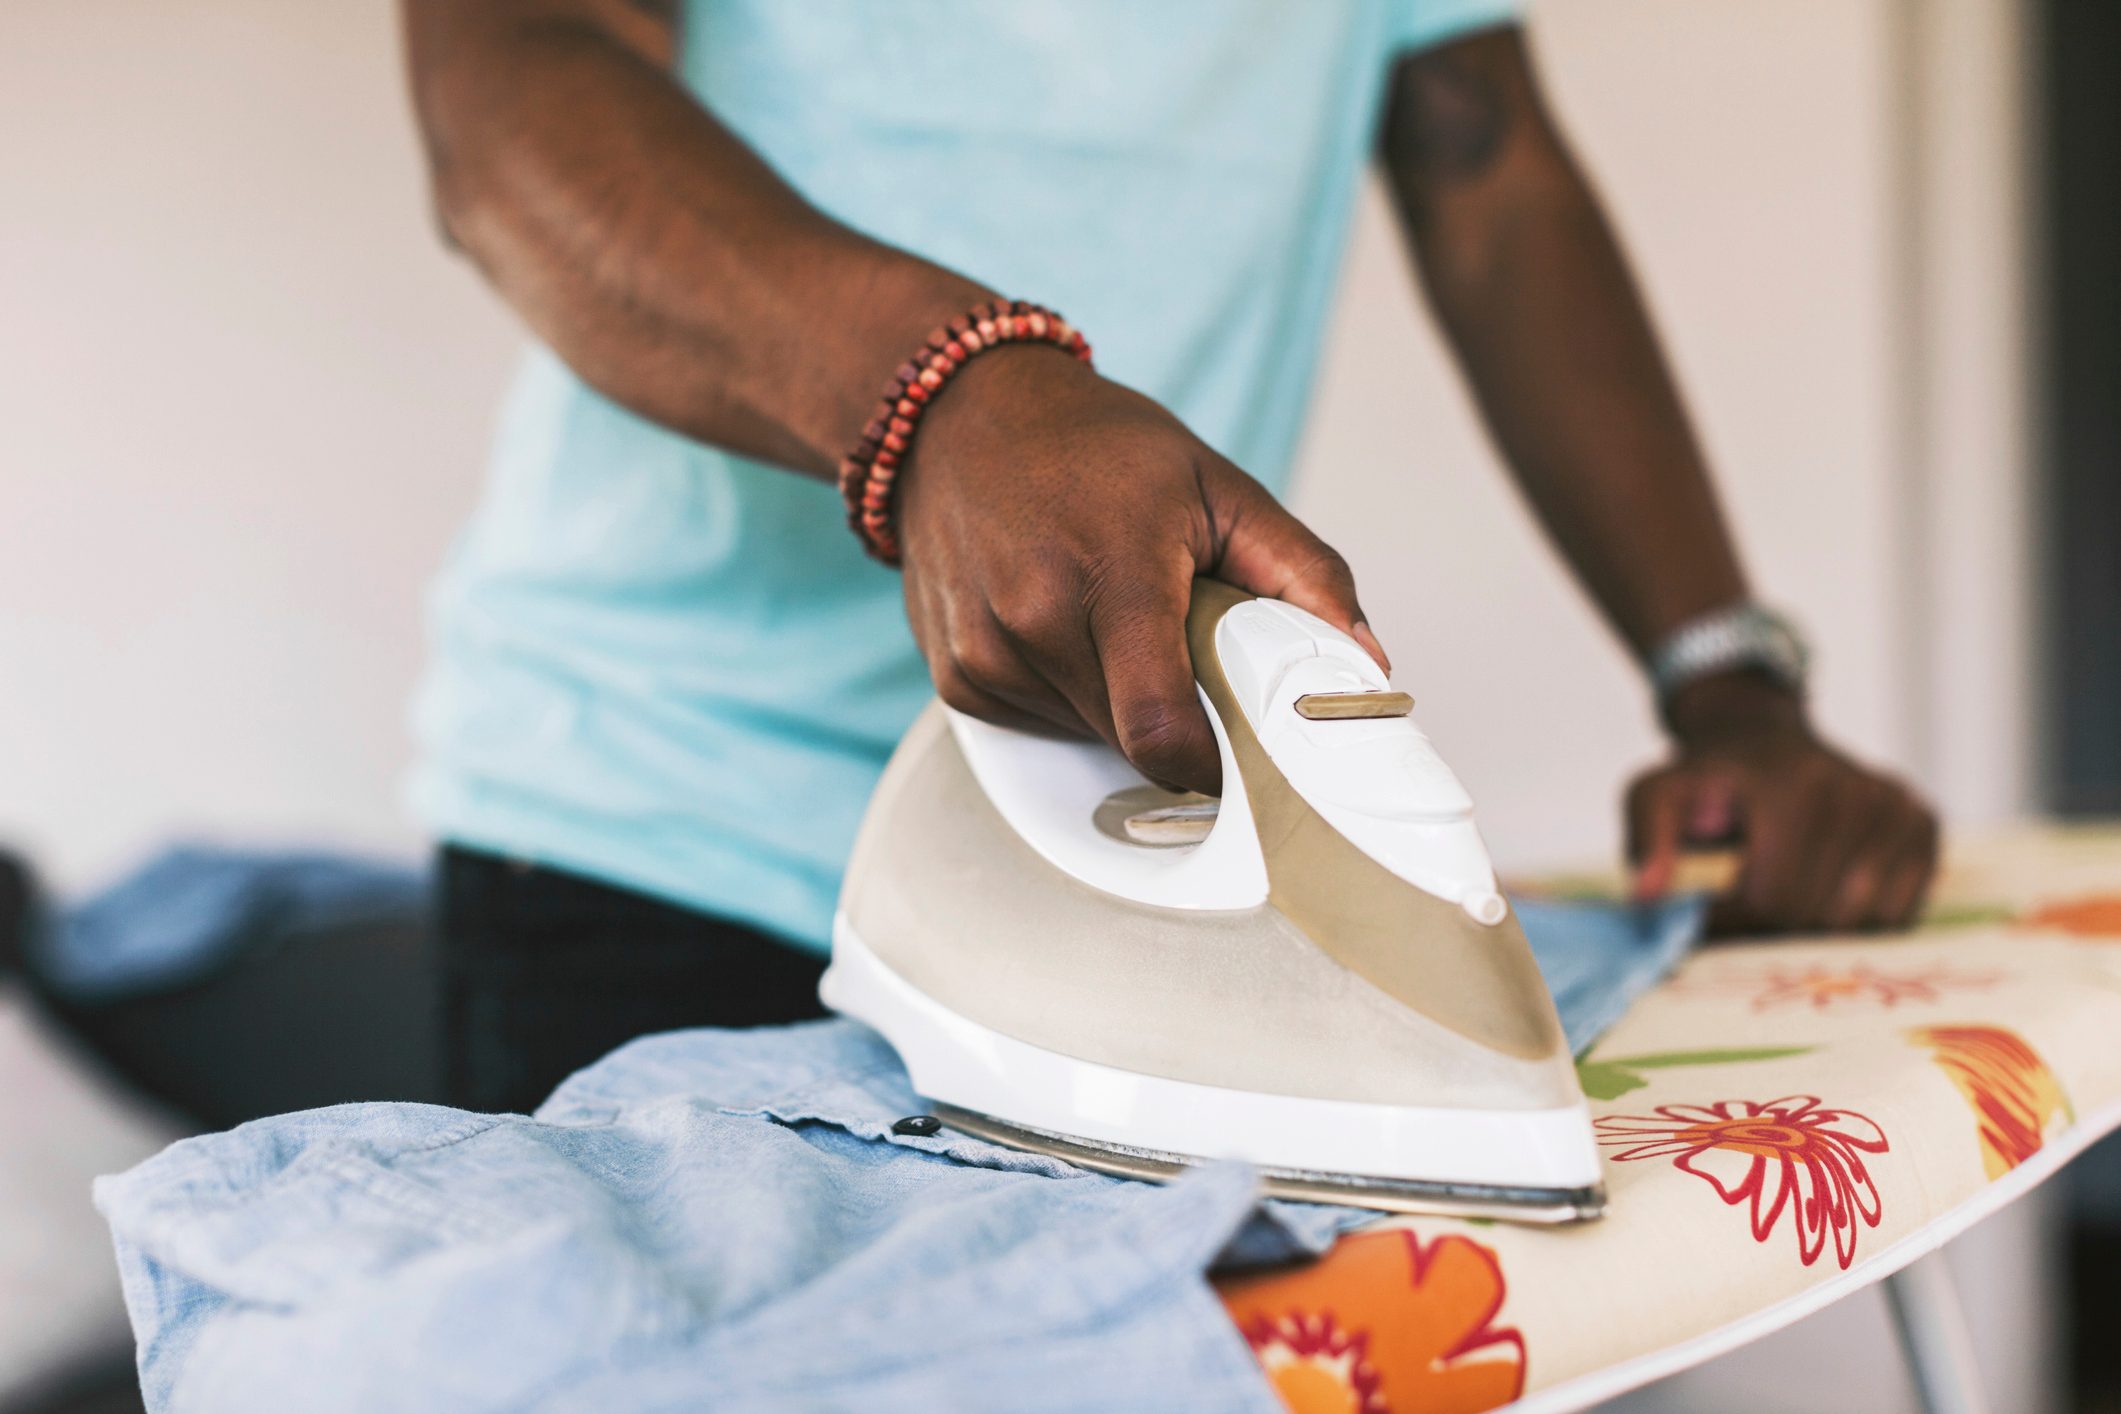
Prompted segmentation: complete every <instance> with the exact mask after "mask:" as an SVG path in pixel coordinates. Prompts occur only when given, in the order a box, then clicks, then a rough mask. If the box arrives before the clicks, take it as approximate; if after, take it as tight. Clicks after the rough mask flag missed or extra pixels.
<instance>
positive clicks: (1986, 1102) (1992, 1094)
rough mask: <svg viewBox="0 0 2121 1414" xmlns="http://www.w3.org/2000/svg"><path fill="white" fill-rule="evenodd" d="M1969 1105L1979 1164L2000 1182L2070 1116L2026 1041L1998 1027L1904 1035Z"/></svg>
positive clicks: (2058, 1087) (1922, 1029)
mask: <svg viewBox="0 0 2121 1414" xmlns="http://www.w3.org/2000/svg"><path fill="white" fill-rule="evenodd" d="M1907 1034H1908V1039H1909V1040H1911V1041H1913V1042H1914V1043H1915V1044H1916V1045H1918V1046H1927V1047H1928V1048H1929V1050H1930V1055H1931V1057H1932V1058H1933V1059H1934V1060H1935V1061H1936V1062H1937V1065H1938V1067H1939V1068H1940V1069H1941V1070H1943V1071H1944V1073H1945V1075H1946V1076H1948V1077H1949V1078H1950V1079H1951V1082H1952V1084H1953V1085H1955V1086H1957V1087H1958V1090H1959V1093H1960V1094H1961V1095H1963V1096H1965V1097H1966V1102H1967V1104H1968V1105H1970V1106H1972V1107H1973V1111H1974V1117H1975V1120H1976V1121H1977V1123H1978V1133H1979V1136H1980V1140H1981V1164H1982V1168H1983V1169H1984V1171H1986V1172H1987V1174H1988V1176H1989V1177H1990V1178H2001V1177H2002V1176H2003V1175H2004V1174H2006V1173H2009V1172H2010V1171H2011V1170H2012V1169H2014V1168H2016V1167H2017V1166H2018V1165H2020V1164H2022V1163H2024V1162H2025V1161H2026V1160H2027V1159H2029V1158H2031V1157H2032V1156H2033V1155H2035V1154H2037V1153H2039V1152H2040V1146H2041V1145H2043V1144H2045V1143H2046V1142H2047V1136H2048V1132H2049V1130H2051V1129H2053V1128H2057V1127H2059V1126H2061V1125H2064V1124H2067V1123H2069V1122H2070V1120H2071V1119H2072V1118H2074V1116H2073V1114H2072V1112H2071V1110H2070V1105H2069V1097H2068V1096H2067V1095H2065V1094H2063V1093H2062V1082H2061V1081H2059V1080H2057V1079H2056V1078H2055V1073H2054V1072H2053V1071H2052V1070H2049V1069H2048V1068H2047V1062H2046V1061H2044V1060H2042V1059H2040V1053H2039V1052H2038V1051H2035V1050H2034V1049H2033V1048H2032V1047H2031V1046H2029V1045H2027V1044H2026V1042H2025V1038H2024V1037H2022V1036H2020V1035H2018V1034H2017V1033H2016V1032H2015V1031H2007V1030H2005V1029H2004V1028H2003V1027H2001V1026H1976V1025H1958V1026H1918V1027H1916V1028H1915V1029H1914V1030H1912V1031H1910V1032H1908V1033H1907Z"/></svg>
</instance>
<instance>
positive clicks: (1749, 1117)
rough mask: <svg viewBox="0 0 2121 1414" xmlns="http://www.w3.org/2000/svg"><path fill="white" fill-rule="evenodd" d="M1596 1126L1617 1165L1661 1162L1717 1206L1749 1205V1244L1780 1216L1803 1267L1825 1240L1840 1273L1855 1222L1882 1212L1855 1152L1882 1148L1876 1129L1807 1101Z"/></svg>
mask: <svg viewBox="0 0 2121 1414" xmlns="http://www.w3.org/2000/svg"><path fill="white" fill-rule="evenodd" d="M1597 1124H1598V1135H1599V1142H1600V1143H1601V1144H1608V1145H1614V1146H1623V1147H1620V1150H1619V1152H1617V1153H1615V1154H1614V1155H1613V1159H1614V1161H1615V1162H1616V1163H1625V1162H1628V1161H1631V1160H1636V1159H1657V1158H1670V1159H1671V1160H1672V1164H1673V1167H1675V1168H1678V1169H1680V1170H1682V1171H1684V1172H1686V1173H1690V1174H1693V1175H1694V1176H1695V1177H1696V1178H1701V1179H1706V1180H1707V1181H1708V1183H1709V1186H1710V1187H1712V1188H1714V1189H1715V1190H1716V1196H1717V1197H1719V1198H1721V1199H1723V1201H1724V1202H1726V1203H1730V1204H1732V1205H1734V1206H1735V1205H1736V1204H1739V1203H1748V1204H1750V1205H1751V1210H1752V1219H1753V1240H1754V1241H1756V1242H1763V1243H1764V1242H1766V1241H1768V1239H1769V1238H1770V1237H1771V1236H1772V1235H1773V1233H1774V1231H1775V1228H1776V1226H1777V1225H1778V1224H1779V1223H1780V1222H1781V1221H1782V1219H1783V1216H1784V1215H1785V1214H1788V1215H1789V1216H1790V1218H1791V1221H1792V1223H1793V1224H1794V1226H1795V1227H1796V1231H1797V1257H1798V1260H1799V1261H1801V1262H1803V1263H1804V1265H1805V1266H1807V1267H1809V1266H1810V1265H1811V1264H1812V1263H1814V1262H1816V1261H1818V1260H1819V1254H1820V1253H1821V1252H1823V1251H1825V1250H1826V1242H1827V1238H1828V1236H1829V1235H1831V1236H1832V1238H1833V1240H1834V1260H1835V1261H1837V1262H1839V1263H1840V1264H1841V1266H1842V1267H1843V1268H1846V1267H1847V1266H1848V1265H1849V1263H1850V1262H1852V1261H1854V1260H1855V1258H1856V1234H1857V1231H1858V1223H1859V1221H1860V1222H1861V1224H1862V1226H1864V1227H1876V1226H1878V1219H1879V1217H1880V1216H1881V1214H1882V1213H1883V1211H1884V1209H1883V1208H1882V1206H1881V1205H1880V1203H1879V1201H1878V1187H1877V1185H1876V1184H1874V1183H1873V1182H1871V1175H1870V1169H1869V1168H1868V1167H1867V1166H1866V1165H1865V1163H1864V1161H1863V1156H1864V1155H1865V1154H1882V1153H1884V1152H1885V1151H1886V1142H1885V1132H1884V1131H1883V1130H1881V1129H1879V1128H1878V1126H1877V1125H1875V1124H1873V1123H1872V1122H1871V1121H1870V1120H1868V1119H1865V1118H1864V1117H1863V1116H1862V1115H1859V1114H1857V1113H1855V1112H1854V1111H1853V1110H1833V1109H1828V1108H1826V1107H1825V1106H1824V1105H1822V1104H1820V1103H1819V1100H1818V1098H1817V1097H1816V1096H1812V1095H1791V1096H1788V1097H1786V1098H1784V1099H1780V1100H1769V1101H1767V1102H1766V1103H1765V1104H1758V1103H1755V1102H1754V1101H1752V1100H1722V1101H1719V1102H1717V1103H1716V1104H1713V1105H1659V1106H1658V1107H1657V1110H1656V1112H1655V1113H1654V1114H1647V1115H1607V1116H1605V1117H1603V1118H1601V1119H1600V1120H1598V1122H1597Z"/></svg>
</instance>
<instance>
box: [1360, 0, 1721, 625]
mask: <svg viewBox="0 0 2121 1414" xmlns="http://www.w3.org/2000/svg"><path fill="white" fill-rule="evenodd" d="M1384 154H1385V160H1386V163H1387V167H1388V171H1389V173H1390V177H1391V184H1392V191H1393V194H1394V196H1395V198H1396V200H1397V202H1398V206H1399V210H1400V213H1401V215H1402V219H1403V220H1404V222H1405V224H1406V226H1407V228H1408V230H1409V231H1410V232H1411V233H1412V234H1413V237H1414V250H1415V254H1416V257H1417V261H1418V265H1419V269H1420V272H1421V276H1422V282H1423V286H1424V288H1425V289H1426V291H1427V293H1428V295H1429V298H1430V301H1431V302H1432V304H1433V306H1434V308H1435V310H1436V313H1437V315H1438V317H1439V319H1440V320H1441V321H1442V323H1443V324H1444V326H1445V328H1446V329H1447V330H1448V332H1449V334H1450V337H1451V340H1452V343H1453V345H1454V347H1455V348H1456V349H1457V351H1458V355H1459V357H1460V359H1461V360H1462V361H1463V363H1464V366H1465V368H1466V371H1467V374H1468V375H1469V377H1470V379H1471V382H1472V386H1473V390H1474V392H1475V394H1476V396H1477V397H1478V398H1479V400H1480V404H1481V408H1482V410H1483V412H1484V413H1485V414H1486V417H1487V421H1488V425H1489V427H1490V428H1491V429H1492V430H1493V432H1494V434H1495V436H1496V438H1497V440H1498V441H1499V442H1500V443H1501V444H1502V450H1503V452H1504V453H1505V456H1506V458H1507V461H1508V463H1509V466H1510V469H1511V470H1512V472H1513V473H1514V474H1515V476H1516V477H1517V479H1518V481H1519V483H1520V484H1521V485H1522V486H1523V488H1524V490H1525V493H1526V495H1527V496H1529V497H1530V498H1531V500H1532V502H1533V504H1534V505H1535V506H1536V507H1537V508H1538V511H1539V513H1540V517H1541V519H1542V521H1543V522H1544V524H1545V525H1546V528H1547V530H1548V532H1549V533H1550V534H1551V535H1553V537H1554V538H1555V540H1556V541H1557V542H1558V543H1559V544H1560V546H1561V548H1562V550H1563V551H1564V553H1565V554H1566V555H1567V557H1568V560H1569V563H1570V564H1571V565H1573V566H1574V567H1575V568H1576V571H1577V573H1578V574H1580V575H1581V576H1582V577H1583V580H1584V582H1585V584H1586V585H1587V586H1588V587H1589V589H1590V590H1591V593H1592V595H1593V597H1594V598H1595V599H1596V600H1597V601H1598V603H1599V605H1600V606H1601V607H1602V608H1603V609H1604V610H1605V611H1606V613H1607V615H1608V616H1609V617H1610V618H1611V620H1612V622H1613V624H1614V626H1615V627H1616V628H1617V629H1618V630H1619V631H1620V633H1621V634H1622V636H1623V637H1624V638H1626V640H1627V641H1628V643H1629V645H1630V646H1631V647H1633V648H1634V649H1635V651H1636V652H1637V653H1639V654H1646V653H1647V652H1648V651H1649V650H1650V649H1651V648H1652V647H1654V646H1655V645H1656V644H1657V643H1658V642H1659V641H1660V640H1661V639H1662V638H1663V637H1664V636H1665V635H1666V634H1668V633H1670V632H1671V631H1672V630H1673V629H1675V628H1677V627H1678V626H1679V625H1680V624H1682V623H1684V622H1685V621H1686V620H1687V619H1689V618H1692V617H1693V616H1695V615H1697V614H1700V613H1702V612H1704V611H1706V610H1710V609H1715V608H1719V607H1721V606H1722V605H1725V604H1728V603H1730V602H1731V601H1732V600H1734V599H1738V598H1741V597H1743V596H1744V594H1745V592H1746V583H1745V576H1744V574H1743V573H1742V571H1741V570H1740V569H1739V565H1738V558H1737V555H1736V553H1735V552H1734V550H1733V549H1732V544H1731V537H1730V534H1729V532H1728V531H1727V530H1726V529H1725V527H1724V523H1723V517H1722V515H1721V513H1720V512H1719V511H1718V509H1717V505H1716V497H1715V492H1714V490H1713V489H1712V487H1711V483H1710V480H1709V476H1708V471H1707V468H1706V465H1705V464H1704V462H1703V460H1702V456H1701V451H1700V448H1699V447H1698V446H1697V445H1696V442H1695V440H1694V435H1693V432H1692V430H1691V429H1690V428H1689V426H1688V424H1687V418H1686V413H1685V411H1684V410H1683V408H1682V407H1681V405H1680V401H1679V396H1678V393H1677V392H1676V391H1675V389H1674V387H1673V383H1672V378H1671V375H1670V373H1669V372H1668V371H1667V370H1666V368H1665V364H1664V358H1663V355H1662V354H1661V353H1660V351H1659V349H1658V346H1657V341H1656V338H1655V336H1654V335H1653V333H1652V332H1651V329H1650V324H1649V319H1648V317H1647V315H1646V314H1645V312H1644V309H1643V305H1642V302H1641V300H1640V299H1639V298H1638V297H1637V295H1636V292H1635V286H1634V280H1633V278H1632V276H1631V275H1630V274H1629V271H1628V268H1627V264H1626V262H1625V260H1624V259H1623V258H1622V256H1621V253H1620V248H1619V245H1618V244H1617V243H1616V241H1615V240H1614V238H1613V234H1612V231H1611V229H1610V227H1609V226H1608V225H1607V223H1606V218H1605V214H1604V212H1603V211H1602V210H1601V209H1600V207H1599V204H1598V202H1597V200H1596V198H1595V197H1593V195H1592V194H1591V191H1590V188H1589V185H1588V184H1587V183H1586V182H1585V180H1584V178H1583V175H1582V173H1581V172H1580V171H1579V170H1578V168H1577V166H1576V163H1575V161H1574V160H1573V158H1572V157H1571V156H1570V154H1569V152H1568V150H1567V148H1566V147H1565V146H1564V144H1563V142H1562V139H1561V137H1560V135H1559V134H1558V133H1557V132H1556V131H1555V129H1554V126H1553V124H1552V122H1551V121H1550V120H1549V118H1548V115H1547V113H1546V111H1545V108H1544V106H1543V104H1542V103H1541V101H1540V97H1539V93H1538V90H1537V88H1536V87H1535V86H1534V83H1533V80H1532V76H1531V73H1530V70H1529V65H1528V62H1527V59H1526V56H1525V51H1524V37H1523V34H1522V32H1521V31H1519V30H1517V29H1515V28H1510V29H1502V30H1495V31H1491V32H1489V33H1486V34H1482V35H1479V36H1477V37H1475V38H1473V39H1470V40H1467V41H1465V42H1462V43H1459V44H1453V45H1448V46H1445V47H1443V48H1441V49H1438V50H1432V51H1429V52H1426V53H1422V54H1417V55H1414V56H1412V57H1410V58H1408V59H1406V60H1403V61H1402V62H1401V64H1400V65H1399V68H1398V70H1397V72H1396V73H1395V75H1394V78H1393V85H1392V97H1391V104H1390V107H1389V109H1388V116H1387V120H1386V124H1385V130H1384Z"/></svg>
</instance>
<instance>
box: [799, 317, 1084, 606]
mask: <svg viewBox="0 0 2121 1414" xmlns="http://www.w3.org/2000/svg"><path fill="white" fill-rule="evenodd" d="M1015 343H1045V344H1054V345H1057V346H1058V347H1060V348H1063V349H1066V350H1067V351H1068V352H1069V353H1072V354H1074V355H1075V356H1076V357H1077V358H1079V359H1081V360H1082V361H1083V362H1084V363H1088V362H1089V361H1090V345H1089V343H1088V342H1087V341H1086V340H1085V339H1084V338H1083V336H1082V334H1081V333H1080V332H1079V331H1078V330H1077V329H1076V328H1075V326H1074V325H1072V324H1070V323H1069V322H1068V321H1067V320H1065V319H1063V318H1061V317H1060V316H1059V315H1058V314H1055V313H1054V312H1053V311H1052V310H1050V309H1045V308H1042V307H1041V306H1039V305H1035V304H1026V303H1025V302H1024V301H1022V300H991V301H989V302H987V303H985V304H981V305H975V306H974V307H973V308H972V309H971V310H969V311H967V312H966V313H964V314H961V315H959V316H958V317H957V318H955V319H953V320H951V321H950V322H949V323H948V324H946V325H943V326H942V327H940V328H938V329H937V330H936V331H935V332H934V333H932V334H930V335H929V336H928V342H926V343H925V344H922V345H921V347H920V350H919V352H917V353H915V354H914V355H913V357H912V358H910V359H908V360H907V361H906V362H904V363H902V364H900V365H899V367H898V372H897V373H895V374H893V375H892V378H891V382H890V383H888V384H887V385H885V388H884V398H883V401H882V402H881V403H880V404H879V405H878V406H877V411H876V416H875V417H872V418H870V419H869V425H868V426H867V427H864V428H863V429H862V439H861V441H859V442H857V443H855V444H854V450H853V451H851V452H849V453H848V454H847V455H846V456H845V457H844V458H843V459H842V460H841V461H840V499H842V500H843V501H845V502H846V503H847V523H848V525H849V526H851V527H853V530H854V533H855V534H856V535H857V536H859V537H861V541H862V546H863V548H865V549H866V550H868V552H869V553H870V554H872V555H874V556H875V557H876V558H877V559H879V560H882V561H883V562H884V563H885V564H887V565H896V564H897V563H898V562H899V546H898V526H897V523H896V521H895V519H894V517H893V514H892V502H891V493H892V490H893V483H894V482H895V481H896V479H897V477H898V469H899V466H900V464H901V463H902V462H903V461H904V460H905V457H906V449H907V448H908V447H910V446H911V445H912V444H913V432H914V429H915V428H917V427H919V426H920V421H921V414H922V413H924V412H926V411H927V410H928V404H929V403H930V402H931V401H932V400H933V399H934V397H935V395H936V394H937V393H939V392H941V391H942V388H943V385H944V384H945V383H947V382H949V381H950V378H951V375H953V374H955V373H956V372H957V371H958V370H959V369H960V368H963V367H964V366H965V365H966V364H967V363H969V362H971V361H972V359H973V358H974V357H975V356H976V355H978V354H981V353H984V352H986V351H987V350H988V349H991V348H993V347H995V346H996V345H998V344H1015Z"/></svg>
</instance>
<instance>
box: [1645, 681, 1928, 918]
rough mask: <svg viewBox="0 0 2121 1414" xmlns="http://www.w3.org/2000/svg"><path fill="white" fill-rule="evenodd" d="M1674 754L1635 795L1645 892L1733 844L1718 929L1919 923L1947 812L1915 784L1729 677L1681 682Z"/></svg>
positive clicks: (1772, 691)
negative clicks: (1698, 854)
mask: <svg viewBox="0 0 2121 1414" xmlns="http://www.w3.org/2000/svg"><path fill="white" fill-rule="evenodd" d="M1670 716H1671V722H1672V726H1673V732H1674V737H1675V741H1676V746H1677V751H1676V754H1675V756H1674V759H1673V760H1672V761H1671V762H1669V763H1668V764H1666V765H1663V766H1660V767H1658V768H1657V769H1655V770H1652V771H1649V772H1647V773H1645V774H1644V775H1642V776H1641V777H1639V778H1637V779H1636V781H1635V782H1634V784H1633V785H1632V786H1631V787H1630V788H1629V790H1628V799H1627V823H1628V854H1629V858H1630V859H1631V860H1632V861H1633V862H1634V865H1635V880H1636V891H1637V893H1638V895H1639V896H1642V897H1656V896H1658V895H1661V894H1662V893H1664V892H1665V890H1666V888H1667V886H1668V885H1669V883H1670V880H1671V878H1672V871H1673V868H1674V866H1675V865H1676V863H1677V860H1678V856H1679V854H1680V852H1681V850H1682V849H1683V848H1684V847H1686V846H1687V845H1689V844H1715V843H1719V842H1723V841H1730V840H1735V841H1736V842H1737V843H1738V844H1739V846H1740V848H1741V849H1742V850H1743V853H1744V865H1743V867H1742V869H1741V871H1740V874H1739V878H1738V883H1737V886H1736V888H1735V889H1734V890H1733V891H1732V892H1731V893H1730V894H1729V895H1727V896H1726V897H1725V898H1724V899H1722V900H1721V901H1720V902H1719V904H1718V905H1717V908H1716V911H1715V913H1714V914H1713V915H1712V917H1711V929H1712V931H1715V932H1719V933H1726V932H1729V933H1763V932H1796V931H1804V932H1850V931H1857V930H1869V929H1879V928H1904V927H1906V926H1908V925H1909V924H1910V923H1911V922H1913V921H1914V919H1915V916H1916V914H1917V912H1918V911H1919V910H1920V908H1921V906H1922V902H1923V898H1924V896H1925V895H1926V894H1927V892H1928V890H1929V883H1930V877H1931V875H1932V874H1933V873H1934V872H1935V869H1936V863H1937V817H1936V816H1935V814H1934V813H1932V811H1931V810H1930V807H1929V806H1928V805H1927V804H1926V803H1925V802H1924V801H1923V800H1922V799H1921V798H1920V797H1918V796H1917V795H1915V794H1914V793H1913V792H1912V791H1911V790H1909V789H1908V788H1907V787H1906V786H1905V785H1902V784H1901V783H1900V782H1898V781H1895V780H1893V779H1892V778H1890V777H1888V776H1884V775H1881V774H1879V773H1878V772H1876V771H1873V770H1870V769H1869V768H1867V767H1865V766H1862V765H1859V764H1858V763H1856V762H1854V761H1851V760H1850V759H1849V758H1848V757H1846V756H1844V755H1842V754H1841V753H1840V752H1838V751H1836V750H1834V749H1833V748H1832V747H1831V746H1829V745H1827V744H1826V743H1825V742H1823V741H1821V740H1820V739H1819V738H1818V736H1816V735H1815V734H1814V733H1813V731H1812V728H1811V726H1810V724H1809V722H1808V721H1807V720H1806V718H1805V715H1804V711H1803V708H1802V706H1801V704H1800V703H1799V702H1798V701H1797V699H1796V698H1794V697H1792V696H1791V695H1789V694H1788V693H1786V692H1784V691H1783V690H1782V689H1781V688H1779V687H1777V686H1774V685H1773V684H1771V683H1769V682H1767V681H1766V680H1765V679H1762V678H1758V677H1755V676H1753V675H1750V674H1730V675H1725V676H1722V677H1718V678H1710V679H1705V680H1703V681H1702V682H1700V683H1698V684H1694V685H1691V686H1690V687H1688V688H1685V689H1682V690H1681V692H1680V694H1679V695H1678V698H1677V699H1676V700H1675V701H1674V703H1673V704H1672V710H1671V713H1670Z"/></svg>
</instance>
